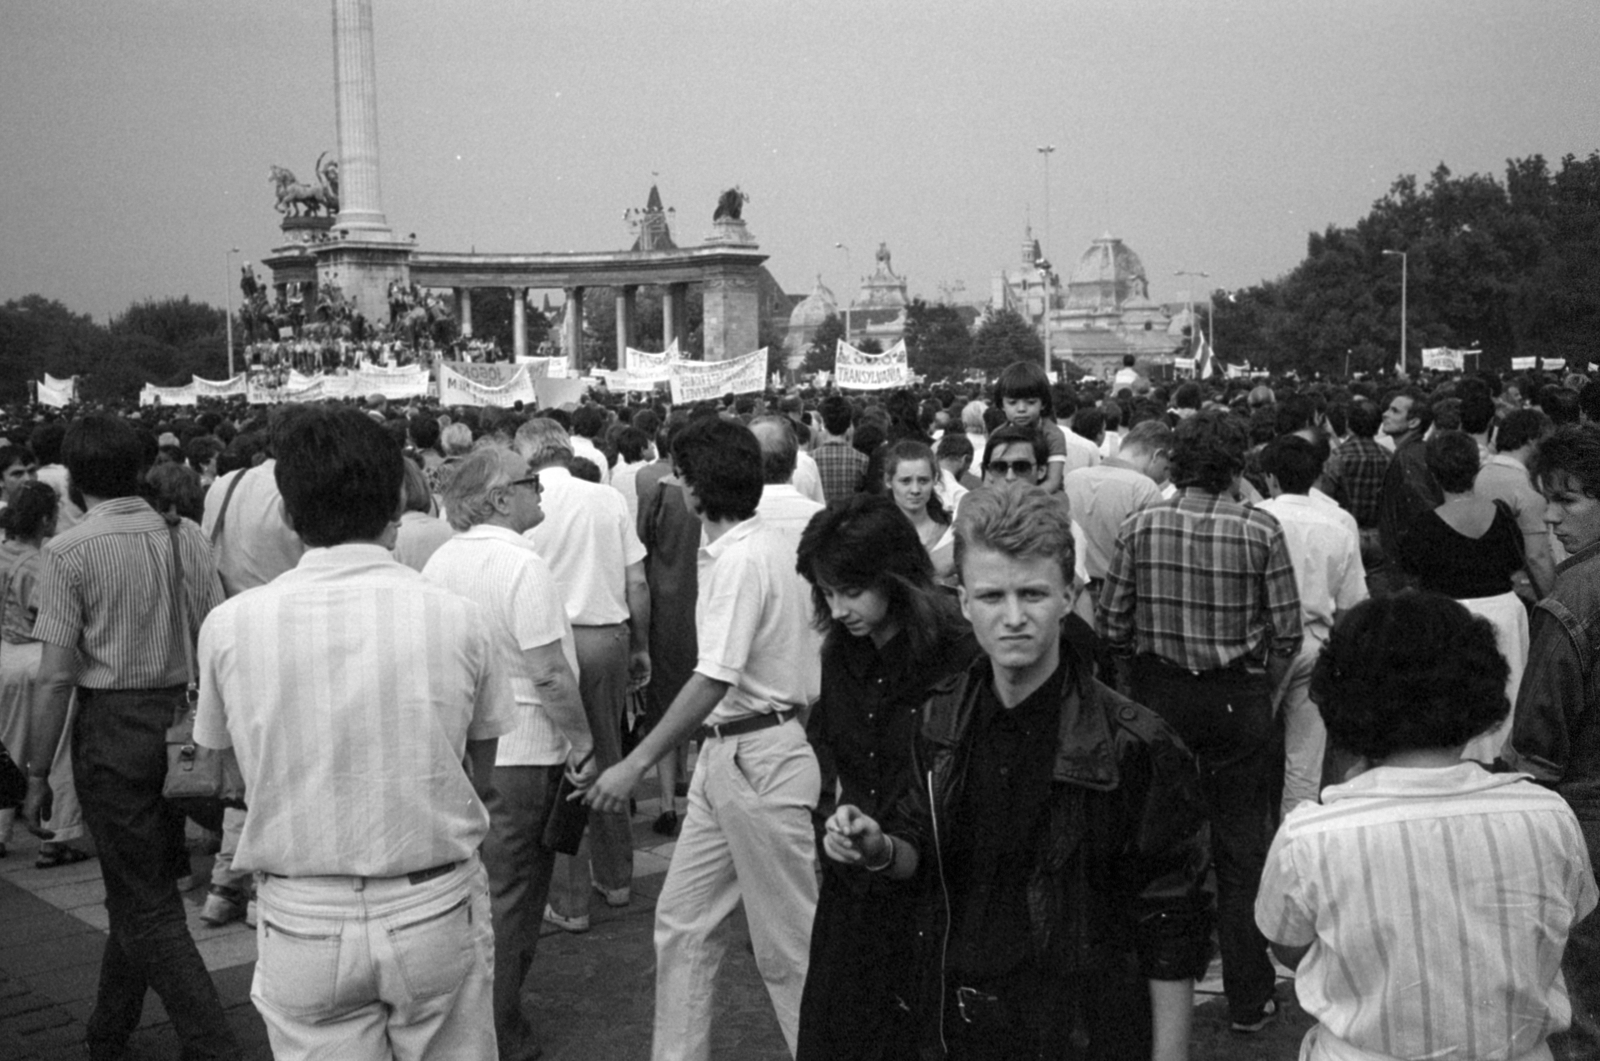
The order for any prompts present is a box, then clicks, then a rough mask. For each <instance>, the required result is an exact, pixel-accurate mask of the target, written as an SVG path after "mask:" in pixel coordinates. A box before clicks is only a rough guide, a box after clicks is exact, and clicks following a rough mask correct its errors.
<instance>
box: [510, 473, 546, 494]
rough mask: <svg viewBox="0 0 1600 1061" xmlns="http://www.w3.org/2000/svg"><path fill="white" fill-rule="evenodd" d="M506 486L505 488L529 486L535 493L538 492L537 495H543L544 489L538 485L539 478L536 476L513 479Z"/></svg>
mask: <svg viewBox="0 0 1600 1061" xmlns="http://www.w3.org/2000/svg"><path fill="white" fill-rule="evenodd" d="M506 485H507V486H531V487H533V488H534V489H535V490H536V491H538V492H539V493H541V494H542V493H544V487H542V486H540V485H539V477H538V476H537V475H530V476H528V477H527V478H526V479H513V480H511V481H510V482H509V483H507V484H506Z"/></svg>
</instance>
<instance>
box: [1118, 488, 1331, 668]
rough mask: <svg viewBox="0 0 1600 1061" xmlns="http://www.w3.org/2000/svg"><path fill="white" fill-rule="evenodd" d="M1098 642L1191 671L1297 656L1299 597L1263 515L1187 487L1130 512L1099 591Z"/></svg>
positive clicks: (1273, 524) (1279, 542) (1278, 531)
mask: <svg viewBox="0 0 1600 1061" xmlns="http://www.w3.org/2000/svg"><path fill="white" fill-rule="evenodd" d="M1097 612H1098V625H1099V631H1100V636H1101V637H1103V638H1105V639H1106V641H1107V642H1108V644H1109V645H1110V647H1111V650H1112V651H1113V652H1118V653H1124V654H1126V653H1132V652H1151V653H1154V654H1155V655H1157V656H1160V657H1162V658H1163V659H1165V660H1167V661H1169V662H1171V663H1175V664H1177V665H1178V666H1180V667H1188V668H1189V669H1190V670H1196V671H1204V670H1214V669H1216V668H1218V667H1225V666H1227V665H1229V664H1230V663H1233V662H1234V661H1235V660H1240V659H1243V660H1248V661H1251V662H1257V663H1259V662H1261V661H1263V660H1264V659H1265V658H1266V656H1267V654H1268V653H1269V652H1270V653H1271V654H1272V655H1275V656H1284V657H1290V656H1294V655H1295V654H1296V653H1298V652H1299V651H1300V642H1301V631H1300V591H1299V588H1298V586H1297V585H1296V583H1295V577H1294V564H1293V563H1292V562H1291V561H1290V559H1289V550H1288V547H1287V546H1286V545H1285V544H1284V536H1283V528H1282V527H1280V526H1279V525H1278V521H1277V520H1276V519H1274V518H1273V517H1272V516H1271V515H1270V514H1269V513H1266V512H1262V511H1260V510H1258V509H1253V508H1247V507H1245V506H1244V505H1241V504H1238V503H1237V502H1235V501H1232V500H1230V499H1227V498H1223V497H1218V496H1217V495H1215V494H1209V493H1206V492H1205V491H1203V490H1199V489H1195V488H1185V489H1183V490H1180V491H1178V496H1177V497H1175V498H1174V499H1172V500H1171V501H1167V502H1165V503H1163V504H1159V505H1152V506H1151V507H1149V508H1147V509H1144V510H1142V511H1140V512H1136V513H1134V514H1133V515H1131V516H1129V517H1128V518H1127V519H1126V520H1125V521H1123V524H1122V530H1121V531H1120V532H1119V533H1118V535H1117V545H1116V549H1115V551H1114V553H1113V555H1112V558H1111V566H1110V568H1109V569H1107V571H1106V579H1105V585H1103V586H1102V587H1101V589H1100V600H1099V606H1098V609H1097Z"/></svg>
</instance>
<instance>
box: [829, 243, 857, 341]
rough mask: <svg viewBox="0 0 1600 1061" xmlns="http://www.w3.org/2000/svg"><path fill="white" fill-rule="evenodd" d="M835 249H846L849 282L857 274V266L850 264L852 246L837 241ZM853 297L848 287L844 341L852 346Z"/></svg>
mask: <svg viewBox="0 0 1600 1061" xmlns="http://www.w3.org/2000/svg"><path fill="white" fill-rule="evenodd" d="M833 249H834V250H839V251H844V272H845V281H844V282H845V283H847V284H848V283H849V282H850V277H852V276H854V275H855V267H854V266H852V265H851V264H850V248H849V247H846V246H845V245H844V244H843V243H835V244H834V245H833ZM853 297H854V296H852V295H851V294H850V291H849V289H848V288H847V289H846V290H845V299H846V301H845V304H844V341H845V342H847V343H850V344H851V345H852V346H854V345H855V344H854V343H853V342H852V341H851V338H850V302H849V300H850V299H851V298H853Z"/></svg>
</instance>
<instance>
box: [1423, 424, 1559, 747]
mask: <svg viewBox="0 0 1600 1061" xmlns="http://www.w3.org/2000/svg"><path fill="white" fill-rule="evenodd" d="M1427 460H1428V471H1429V472H1430V473H1432V475H1433V478H1434V481H1435V482H1437V483H1438V484H1439V489H1440V490H1442V491H1443V492H1444V504H1442V505H1440V506H1439V507H1438V508H1436V509H1434V510H1433V511H1431V512H1425V513H1423V514H1422V515H1420V516H1418V517H1417V518H1416V520H1415V521H1414V522H1413V523H1412V524H1411V527H1410V529H1409V530H1408V531H1407V532H1406V534H1405V536H1404V537H1402V538H1401V539H1400V562H1401V564H1402V566H1404V568H1405V569H1406V571H1407V572H1408V573H1409V574H1411V575H1412V576H1413V577H1415V578H1416V579H1417V583H1418V588H1419V589H1423V590H1426V591H1428V592H1431V593H1442V594H1444V595H1445V596H1447V597H1454V598H1455V599H1456V600H1458V601H1460V602H1461V603H1462V604H1464V605H1466V607H1467V610H1468V611H1470V612H1473V613H1474V614H1476V615H1481V616H1483V617H1484V618H1485V619H1488V620H1489V621H1490V622H1491V623H1493V624H1494V628H1495V635H1496V638H1497V640H1498V643H1499V646H1500V653H1501V655H1503V656H1505V658H1506V663H1507V664H1508V665H1509V666H1510V674H1509V675H1508V677H1507V681H1506V693H1507V696H1509V697H1510V699H1511V701H1512V703H1515V702H1516V699H1517V687H1518V686H1519V685H1520V684H1521V683H1522V670H1523V666H1524V665H1525V664H1526V663H1527V660H1528V610H1527V607H1526V606H1525V605H1524V604H1523V603H1522V600H1521V598H1519V597H1518V596H1517V595H1516V593H1514V592H1513V591H1512V584H1511V576H1512V575H1514V574H1516V573H1517V572H1518V571H1520V570H1522V569H1523V567H1524V566H1526V564H1527V554H1526V550H1525V549H1524V546H1523V540H1522V529H1521V528H1520V527H1518V526H1517V517H1516V516H1515V515H1513V514H1512V512H1511V509H1510V508H1509V507H1508V506H1507V505H1506V503H1505V502H1504V501H1491V500H1489V499H1487V498H1482V497H1479V496H1477V494H1476V493H1474V492H1473V488H1472V487H1473V481H1474V480H1475V479H1476V477H1477V474H1478V466H1479V457H1478V444H1477V442H1475V441H1473V439H1472V436H1471V435H1468V434H1466V433H1465V432H1462V431H1440V432H1437V433H1435V434H1434V436H1433V437H1432V438H1430V439H1428V448H1427ZM1510 732H1511V718H1510V717H1509V716H1507V718H1506V719H1505V720H1504V721H1503V722H1502V723H1501V725H1500V726H1498V727H1497V728H1495V729H1494V730H1491V731H1490V732H1488V733H1486V734H1480V735H1478V736H1477V737H1475V738H1473V740H1472V741H1471V742H1470V743H1469V744H1468V745H1467V750H1466V751H1465V752H1464V753H1463V754H1462V758H1464V759H1477V760H1479V761H1482V762H1493V761H1494V759H1495V757H1496V756H1497V755H1498V754H1499V753H1500V751H1501V746H1502V745H1503V744H1504V743H1505V739H1506V737H1507V736H1508V735H1509V734H1510Z"/></svg>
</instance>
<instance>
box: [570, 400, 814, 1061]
mask: <svg viewBox="0 0 1600 1061" xmlns="http://www.w3.org/2000/svg"><path fill="white" fill-rule="evenodd" d="M672 459H673V464H674V466H675V468H676V471H677V474H678V477H679V478H680V479H681V480H682V484H683V493H684V498H685V501H686V503H687V504H688V505H689V507H690V508H691V509H692V510H693V512H694V513H695V515H696V516H698V517H699V518H700V521H701V524H702V526H703V528H704V531H705V539H704V540H705V542H706V544H705V545H704V546H702V548H701V550H700V579H699V594H698V597H697V600H696V605H695V629H696V633H697V636H698V639H699V660H698V662H697V663H696V665H695V672H694V674H693V675H692V676H691V677H690V679H689V681H688V683H687V684H686V685H685V686H684V688H683V691H682V692H681V693H679V694H678V697H677V698H676V699H675V700H673V702H672V705H671V706H670V707H669V708H668V709H667V712H666V714H665V716H664V717H663V718H662V720H661V722H660V723H658V724H657V725H656V727H655V728H654V729H652V730H651V731H650V733H649V734H648V735H646V737H645V738H644V740H643V741H642V742H640V744H639V746H638V747H637V748H635V749H634V750H633V752H632V753H631V754H630V755H629V756H628V757H627V758H626V759H624V760H623V761H622V762H621V763H619V764H617V765H616V766H614V767H612V768H611V769H609V770H607V771H606V772H605V773H604V774H602V775H601V776H600V780H599V781H597V782H596V783H595V785H594V787H593V788H592V789H590V795H589V800H590V802H591V804H592V805H593V806H595V807H598V808H600V809H602V810H620V809H623V808H626V806H627V803H628V797H629V796H630V795H631V794H632V792H633V788H634V786H635V785H636V784H637V783H638V781H639V778H640V777H641V776H643V774H644V772H645V771H646V770H648V769H649V768H650V767H651V766H652V765H654V764H655V762H656V761H657V760H658V759H660V758H661V757H662V756H663V755H665V754H667V752H669V751H670V750H671V749H673V748H674V747H676V746H677V745H678V744H679V743H680V742H682V741H684V740H686V739H688V738H689V737H690V736H691V735H692V734H693V733H694V731H695V729H696V727H701V723H702V722H705V723H707V724H706V725H705V726H703V727H701V728H700V737H701V741H702V744H701V749H700V759H699V763H698V765H697V766H696V768H695V772H694V780H693V781H692V782H691V784H690V787H689V810H688V814H687V816H686V817H685V819H684V823H683V831H682V833H681V835H680V836H679V838H678V845H677V848H676V850H675V851H674V853H673V856H672V865H671V868H669V869H668V871H667V880H666V883H665V885H664V886H663V888H662V892H661V898H660V900H659V901H658V903H657V905H656V932H655V943H656V1016H655V1037H654V1042H653V1051H652V1056H653V1057H654V1058H655V1059H656V1061H676V1059H689V1061H704V1059H705V1058H706V1057H707V1055H708V1052H709V1048H710V1024H711V1011H712V984H713V982H714V981H715V979H716V975H717V967H718V965H719V964H720V963H721V958H722V950H723V948H722V946H721V945H720V943H719V942H718V941H717V940H716V939H715V938H714V937H715V933H716V931H717V929H718V928H719V926H720V925H721V924H722V922H723V921H724V920H726V919H727V917H728V915H729V914H730V913H732V912H733V909H734V907H735V906H737V905H738V904H739V902H740V901H741V900H743V902H744V907H745V912H746V915H747V917H748V920H749V924H750V936H751V942H752V943H753V944H754V946H755V956H756V965H757V967H758V968H759V969H760V970H761V977H762V979H763V980H765V981H766V985H767V993H768V995H769V996H770V997H771V999H772V1005H773V1009H774V1010H776V1012H777V1017H778V1024H779V1026H780V1027H781V1028H782V1029H783V1034H784V1039H785V1040H786V1041H787V1042H788V1044H789V1049H790V1052H791V1053H792V1052H793V1051H794V1049H795V1040H796V1031H797V1026H798V1023H799V1013H800V992H801V989H802V988H803V987H804V984H805V976H806V966H807V958H808V952H809V948H810V942H811V920H812V917H813V915H814V914H815V912H816V905H817V879H816V875H815V870H814V866H813V859H814V853H815V846H816V843H815V836H814V834H813V832H812V827H811V809H812V808H813V807H815V806H816V802H817V795H818V791H819V788H820V785H821V780H820V774H819V771H818V768H817V759H816V756H815V755H814V754H813V753H812V751H811V745H810V744H809V743H808V742H807V741H806V735H805V729H804V726H803V724H802V722H803V720H802V719H801V717H800V715H801V712H802V711H803V710H804V709H805V708H806V707H807V700H808V696H809V694H810V691H811V690H815V689H816V688H817V684H818V666H819V664H818V658H819V657H818V654H817V653H816V652H814V651H813V652H802V651H796V648H795V646H797V645H805V644H811V643H812V641H811V638H812V637H813V636H814V635H813V634H812V631H811V629H810V611H809V608H810V596H809V591H808V588H807V585H806V583H805V582H804V581H803V580H802V579H801V578H800V576H799V574H798V573H796V571H795V549H794V547H793V546H792V545H791V544H789V541H788V539H787V537H786V535H784V534H783V532H782V531H781V530H779V529H777V528H775V527H773V526H771V525H769V524H768V523H767V522H766V521H765V520H764V519H762V518H761V517H760V516H757V515H756V506H757V504H758V503H759V502H760V500H761V486H762V483H761V479H762V474H761V449H760V446H759V445H758V444H757V442H756V439H755V436H754V435H752V434H751V432H750V430H749V429H748V428H745V427H742V426H740V425H739V424H735V423H731V422H728V421H724V420H720V419H717V418H715V417H704V418H701V419H699V420H696V421H695V422H693V423H691V424H690V425H689V426H688V427H686V428H684V429H683V431H682V432H681V433H679V435H678V436H677V437H676V438H675V439H674V440H673V444H672Z"/></svg>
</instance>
